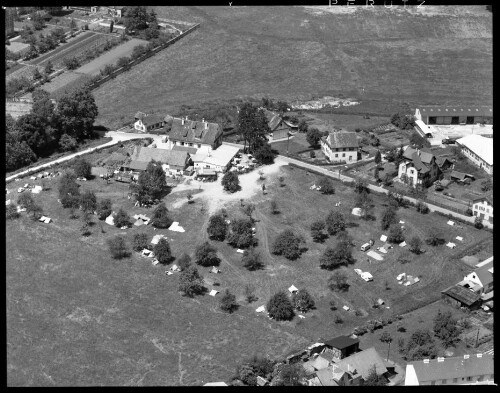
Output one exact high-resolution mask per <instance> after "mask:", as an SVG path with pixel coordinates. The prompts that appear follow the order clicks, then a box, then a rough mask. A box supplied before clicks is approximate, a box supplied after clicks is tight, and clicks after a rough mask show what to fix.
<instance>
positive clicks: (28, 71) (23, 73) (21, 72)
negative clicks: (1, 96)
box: [5, 66, 43, 82]
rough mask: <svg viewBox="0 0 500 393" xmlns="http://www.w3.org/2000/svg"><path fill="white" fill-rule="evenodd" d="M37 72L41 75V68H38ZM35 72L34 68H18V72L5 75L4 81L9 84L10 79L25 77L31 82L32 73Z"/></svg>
mask: <svg viewBox="0 0 500 393" xmlns="http://www.w3.org/2000/svg"><path fill="white" fill-rule="evenodd" d="M38 70H39V71H40V72H41V73H43V69H42V68H40V67H39V68H38ZM34 71H35V67H30V66H24V67H21V68H19V69H18V70H16V71H14V72H12V73H11V74H9V75H6V78H5V79H6V81H7V82H9V81H10V80H12V79H19V78H22V77H26V78H28V79H29V80H33V72H34Z"/></svg>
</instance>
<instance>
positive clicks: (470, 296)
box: [441, 285, 481, 306]
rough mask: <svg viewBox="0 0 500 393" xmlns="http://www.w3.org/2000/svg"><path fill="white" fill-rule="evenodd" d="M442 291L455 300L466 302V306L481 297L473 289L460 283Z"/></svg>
mask: <svg viewBox="0 0 500 393" xmlns="http://www.w3.org/2000/svg"><path fill="white" fill-rule="evenodd" d="M441 293H444V294H446V295H448V296H450V297H452V298H453V299H455V300H458V301H459V302H461V303H463V304H465V305H466V306H471V305H473V304H474V303H475V302H477V301H478V300H479V299H480V297H481V296H480V295H479V294H478V293H475V292H472V291H471V290H469V289H467V288H464V287H462V286H460V285H454V286H452V287H449V288H448V289H445V290H444V291H442V292H441Z"/></svg>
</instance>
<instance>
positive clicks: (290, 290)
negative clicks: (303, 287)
mask: <svg viewBox="0 0 500 393" xmlns="http://www.w3.org/2000/svg"><path fill="white" fill-rule="evenodd" d="M288 291H289V292H290V293H295V292H298V289H297V288H296V287H295V285H292V286H291V287H290V288H288Z"/></svg>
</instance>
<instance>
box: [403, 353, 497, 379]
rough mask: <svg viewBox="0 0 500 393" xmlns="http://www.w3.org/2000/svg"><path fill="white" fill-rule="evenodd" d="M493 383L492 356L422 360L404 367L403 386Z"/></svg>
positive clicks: (478, 355) (477, 355)
mask: <svg viewBox="0 0 500 393" xmlns="http://www.w3.org/2000/svg"><path fill="white" fill-rule="evenodd" d="M493 381H494V368H493V355H487V354H476V355H464V356H456V357H450V358H437V359H424V360H417V361H414V362H409V363H408V364H407V365H406V375H405V386H419V385H489V384H493Z"/></svg>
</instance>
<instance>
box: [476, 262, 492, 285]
mask: <svg viewBox="0 0 500 393" xmlns="http://www.w3.org/2000/svg"><path fill="white" fill-rule="evenodd" d="M492 267H493V261H491V262H489V263H487V264H486V265H483V266H481V267H480V268H479V269H477V270H476V275H477V277H478V278H479V280H480V281H481V284H483V287H484V288H486V287H487V286H488V284H489V283H490V282H493V274H491V273H490V272H489V271H488V269H491V268H492Z"/></svg>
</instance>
